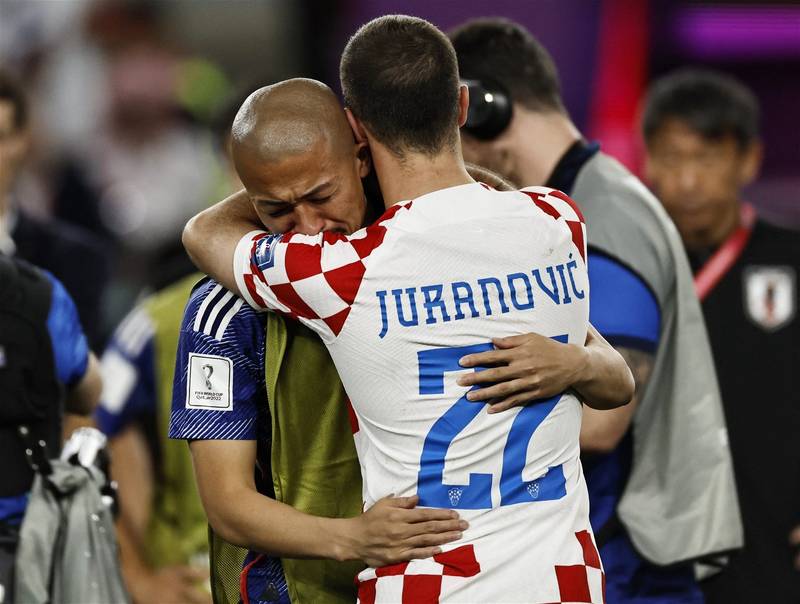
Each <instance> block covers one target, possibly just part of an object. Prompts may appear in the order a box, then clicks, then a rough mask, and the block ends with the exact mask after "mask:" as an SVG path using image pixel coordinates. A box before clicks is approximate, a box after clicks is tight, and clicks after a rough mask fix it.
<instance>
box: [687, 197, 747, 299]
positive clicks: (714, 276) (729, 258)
mask: <svg viewBox="0 0 800 604" xmlns="http://www.w3.org/2000/svg"><path fill="white" fill-rule="evenodd" d="M739 220H740V222H739V228H737V229H736V230H735V231H734V232H733V233H731V235H730V236H729V237H728V238H727V239H726V240H725V243H723V244H722V246H720V248H719V249H718V250H717V251H716V252H714V255H713V256H711V258H709V259H708V262H706V263H705V264H704V265H703V267H702V268H701V269H700V270H699V271H698V272H697V274H696V275H695V276H694V287H695V289H696V290H697V296H698V298H700V301H701V302H702V301H703V300H705V299H706V297H707V296H708V294H710V293H711V290H713V289H714V288H715V287H716V285H717V283H719V281H720V279H722V278H723V277H724V276H725V274H726V273H727V272H728V271H729V270H730V269H731V267H732V266H733V265H734V264H735V263H736V261H737V260H738V259H739V256H741V255H742V251H744V248H745V246H746V245H747V242H748V241H749V239H750V234H751V233H752V232H753V225H754V224H755V222H756V209H755V208H754V207H753V206H751V205H750V204H749V203H743V204H742V208H741V214H740V219H739Z"/></svg>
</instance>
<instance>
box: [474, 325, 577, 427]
mask: <svg viewBox="0 0 800 604" xmlns="http://www.w3.org/2000/svg"><path fill="white" fill-rule="evenodd" d="M492 344H494V346H495V350H489V351H487V352H480V353H477V354H469V355H467V356H464V357H461V359H460V360H459V363H460V364H461V366H462V367H488V369H483V370H478V371H475V372H473V373H468V374H465V375H462V376H461V377H459V378H458V385H459V386H474V385H476V384H480V385H482V386H485V387H482V388H478V389H476V390H472V391H470V392H468V393H467V399H468V400H470V401H473V402H484V401H489V403H490V407H489V410H488V412H489V413H499V412H501V411H505V410H507V409H511V408H512V407H516V406H519V405H524V404H526V403H528V402H531V401H532V400H534V399H542V398H548V397H551V396H554V395H556V394H560V393H562V392H564V391H565V390H567V389H568V388H569V387H571V386H572V385H573V384H575V383H576V382H577V380H578V378H579V376H580V374H581V371H582V369H583V367H584V365H585V355H586V352H585V350H584V348H583V347H582V346H576V345H574V344H562V343H561V342H557V341H555V340H553V339H552V338H548V337H545V336H542V335H539V334H535V333H528V334H524V335H521V336H510V337H507V338H495V339H494V340H492ZM492 399H493V400H492Z"/></svg>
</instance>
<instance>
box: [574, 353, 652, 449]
mask: <svg viewBox="0 0 800 604" xmlns="http://www.w3.org/2000/svg"><path fill="white" fill-rule="evenodd" d="M618 352H619V354H620V355H621V356H622V358H623V359H624V360H625V363H626V364H627V365H628V367H629V368H630V371H631V374H632V375H633V380H634V383H635V389H634V393H633V398H632V399H631V402H630V403H628V404H627V405H625V406H623V407H619V408H617V409H611V410H608V411H598V410H595V409H592V408H590V407H587V406H584V408H583V423H582V424H581V436H580V442H581V450H582V451H585V452H588V453H608V452H610V451H613V450H614V449H615V448H616V447H617V445H618V444H619V442H620V441H621V440H622V438H623V437H624V436H625V434H626V433H627V431H628V428H629V427H630V425H631V422H632V421H633V414H634V412H635V411H636V408H637V407H638V405H639V401H640V400H641V398H642V395H643V394H644V391H645V387H646V386H647V383H648V381H649V380H650V373H651V371H652V369H653V362H654V359H653V355H652V354H649V353H647V352H642V351H640V350H633V349H630V348H619V349H618Z"/></svg>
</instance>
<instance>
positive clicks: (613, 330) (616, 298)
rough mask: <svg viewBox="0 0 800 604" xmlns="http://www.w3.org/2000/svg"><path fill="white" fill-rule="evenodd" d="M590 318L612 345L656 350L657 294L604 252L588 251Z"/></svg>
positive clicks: (657, 324) (658, 318)
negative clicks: (589, 260)
mask: <svg viewBox="0 0 800 604" xmlns="http://www.w3.org/2000/svg"><path fill="white" fill-rule="evenodd" d="M589 257H590V258H591V262H589V267H588V269H589V270H588V272H589V285H590V287H591V289H592V296H591V299H590V301H589V320H590V321H591V323H592V325H594V326H595V328H596V329H597V331H599V332H600V333H601V334H602V335H603V337H604V338H605V339H606V340H608V341H609V343H611V344H612V345H614V346H625V347H628V348H635V349H636V350H641V351H643V352H651V353H652V352H655V350H656V348H657V347H658V340H659V333H660V329H661V311H660V308H659V306H658V302H657V301H656V297H655V295H654V294H653V292H652V291H651V290H650V288H649V287H647V285H646V284H645V283H644V281H642V279H641V278H640V277H639V275H637V274H636V273H635V272H634V271H632V270H631V269H629V268H628V267H626V266H624V265H623V264H621V263H620V262H618V261H616V260H614V259H613V258H609V257H608V256H606V255H605V254H599V253H596V252H590V253H589Z"/></svg>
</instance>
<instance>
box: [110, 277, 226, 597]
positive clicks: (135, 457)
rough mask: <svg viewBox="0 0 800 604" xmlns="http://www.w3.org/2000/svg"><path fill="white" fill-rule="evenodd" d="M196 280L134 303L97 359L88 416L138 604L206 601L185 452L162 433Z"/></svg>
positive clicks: (201, 529)
mask: <svg viewBox="0 0 800 604" xmlns="http://www.w3.org/2000/svg"><path fill="white" fill-rule="evenodd" d="M200 277H201V275H199V274H191V275H189V276H187V277H184V278H183V279H181V280H180V281H178V282H177V283H175V284H173V285H171V286H168V287H166V288H164V289H163V290H161V291H159V292H158V293H156V294H154V295H152V296H149V297H148V298H146V299H145V300H143V301H142V302H141V303H140V304H138V305H137V306H136V307H135V309H134V310H133V311H132V312H131V313H129V315H128V316H127V317H126V318H125V320H124V321H123V322H122V323H121V324H120V326H119V327H118V328H117V330H116V331H115V332H114V335H113V336H112V338H111V340H110V342H109V345H108V347H107V348H106V350H105V352H104V353H103V357H102V373H103V378H104V383H105V387H104V389H103V395H102V398H101V403H100V407H99V408H98V410H97V413H96V416H95V417H96V420H97V425H98V427H99V428H100V429H101V430H102V431H103V432H104V433H105V434H106V435H107V436H108V437H109V449H110V451H111V474H112V477H113V478H114V480H116V481H117V484H118V485H119V486H118V494H119V517H118V519H117V532H118V535H119V542H120V559H121V562H122V572H123V576H124V578H125V583H126V584H127V586H128V591H129V593H130V594H131V597H132V599H133V601H134V602H135V603H137V604H146V603H148V602H156V601H157V602H164V603H173V602H191V603H195V602H196V603H200V602H210V601H211V597H210V594H209V592H208V590H207V583H208V570H207V569H208V524H207V520H206V515H205V512H204V511H203V506H202V504H201V502H200V499H199V496H198V493H197V487H196V485H195V481H194V473H193V471H192V461H191V456H190V455H189V450H188V448H187V447H186V446H185V444H184V443H181V442H177V441H173V440H170V439H168V438H167V428H168V426H169V417H170V407H171V404H172V376H173V371H174V369H175V353H176V350H177V345H178V335H179V332H180V325H181V323H180V322H181V317H182V316H183V309H184V306H185V305H186V301H187V300H188V299H189V294H190V292H191V290H192V287H193V286H194V285H195V284H196V283H197V281H198V280H199V279H200Z"/></svg>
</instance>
